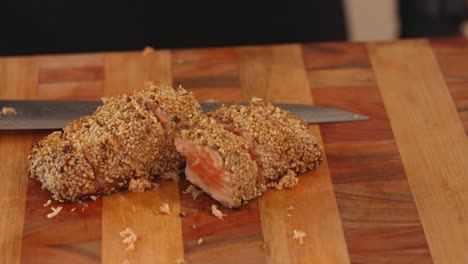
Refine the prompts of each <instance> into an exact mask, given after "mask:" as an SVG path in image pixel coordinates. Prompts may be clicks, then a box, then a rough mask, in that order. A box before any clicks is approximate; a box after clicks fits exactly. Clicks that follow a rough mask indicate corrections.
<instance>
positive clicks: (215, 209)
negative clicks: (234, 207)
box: [211, 204, 227, 220]
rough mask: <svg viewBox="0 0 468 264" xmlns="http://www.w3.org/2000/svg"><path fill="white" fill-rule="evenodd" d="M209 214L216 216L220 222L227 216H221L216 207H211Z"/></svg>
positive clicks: (221, 213)
mask: <svg viewBox="0 0 468 264" xmlns="http://www.w3.org/2000/svg"><path fill="white" fill-rule="evenodd" d="M211 213H212V214H213V215H214V216H216V217H217V218H218V219H221V220H224V217H225V216H227V214H223V212H221V211H220V210H219V209H218V206H216V205H214V204H213V205H211Z"/></svg>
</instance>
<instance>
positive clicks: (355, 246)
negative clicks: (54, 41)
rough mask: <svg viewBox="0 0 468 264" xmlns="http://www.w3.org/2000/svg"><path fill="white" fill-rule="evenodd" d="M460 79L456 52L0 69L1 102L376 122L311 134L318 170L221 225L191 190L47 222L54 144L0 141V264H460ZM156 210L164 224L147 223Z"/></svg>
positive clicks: (125, 196) (5, 65)
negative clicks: (45, 169)
mask: <svg viewBox="0 0 468 264" xmlns="http://www.w3.org/2000/svg"><path fill="white" fill-rule="evenodd" d="M466 69H468V41H467V40H465V39H444V40H406V41H398V42H389V43H368V44H365V43H319V44H304V45H299V44H291V45H276V46H256V47H238V48H211V49H192V50H153V49H145V50H144V51H143V52H141V51H135V52H115V53H93V54H72V55H47V56H27V57H2V58H0V99H56V100H96V99H100V98H101V97H102V96H112V95H115V94H122V93H130V92H132V91H133V90H134V89H139V88H141V87H142V84H143V83H144V82H145V81H147V80H153V81H155V82H156V83H160V84H169V85H179V84H182V85H183V86H184V87H185V88H187V89H188V90H190V91H192V92H193V93H194V95H195V97H196V98H197V99H198V100H200V101H204V100H217V101H239V102H240V101H245V100H248V99H249V98H251V97H252V96H257V97H262V98H264V99H266V100H268V101H271V102H286V103H303V104H314V103H315V104H318V105H323V106H330V107H336V108H341V109H345V110H350V111H354V112H357V113H361V114H364V115H367V116H369V117H370V119H369V120H368V121H362V122H351V123H335V124H323V125H320V126H318V125H311V126H310V130H311V132H312V133H314V134H315V135H316V136H317V137H318V139H319V140H320V142H322V143H323V146H324V149H325V155H326V158H325V161H324V162H323V163H322V164H321V166H320V167H319V169H318V170H316V171H312V172H308V173H305V174H303V175H301V176H300V181H299V185H298V186H297V187H296V188H294V189H292V190H282V191H270V192H268V193H267V194H265V195H264V196H262V197H260V198H259V199H257V200H253V201H251V202H249V203H248V204H247V205H245V206H243V207H242V208H241V209H239V210H228V209H226V208H223V207H221V206H220V209H221V210H222V211H223V212H224V213H225V214H227V216H225V217H224V220H219V219H217V218H216V217H214V216H213V215H212V214H211V209H210V208H211V205H212V204H215V205H219V204H218V203H217V202H216V201H214V200H212V199H211V198H210V197H208V196H207V195H205V194H203V195H200V196H199V197H198V198H197V199H196V200H193V199H192V196H191V195H189V194H185V193H184V190H185V189H186V188H187V187H188V185H189V183H188V182H187V181H186V180H181V181H179V182H177V183H176V182H171V181H166V182H160V186H159V187H158V188H156V189H153V190H150V191H147V192H144V193H125V192H124V193H118V194H113V195H110V196H105V197H98V198H97V200H96V201H92V200H86V201H84V202H83V203H82V204H79V203H65V204H60V203H58V202H56V201H52V203H51V205H49V206H48V207H44V206H43V204H44V203H46V202H47V200H49V199H50V194H49V193H48V192H47V191H43V190H41V186H40V184H39V183H38V182H36V181H35V180H32V179H30V178H29V177H28V166H27V156H28V153H29V151H30V149H31V145H32V144H33V143H34V142H37V141H39V140H40V139H41V138H43V137H44V136H45V135H47V134H48V133H50V131H22V132H1V133H0V162H1V165H0V179H1V184H0V249H1V254H0V263H101V262H102V263H125V261H128V262H127V263H178V262H177V261H179V263H183V262H182V260H185V261H186V262H187V263H191V264H192V263H432V262H436V263H464V262H465V263H466V262H468V250H466V249H467V248H468V220H467V219H468V210H467V208H468V192H467V190H468V178H467V177H466V176H467V175H468V171H467V168H466V167H467V164H468V140H467V133H468V132H467V131H468V108H467V106H468V89H467V88H466V87H467V85H468V71H467V70H466ZM162 203H168V204H169V206H170V208H171V211H172V214H171V215H164V214H157V213H155V211H157V210H158V208H159V206H160V205H161V204H162ZM57 206H63V209H62V211H61V212H60V213H59V214H58V215H57V216H56V217H54V218H51V219H48V218H47V217H46V215H47V214H48V213H50V212H51V207H57ZM73 208H74V209H73ZM288 208H289V209H288ZM72 210H73V211H72ZM181 213H182V214H185V216H183V215H182V214H181ZM127 227H129V228H131V229H133V230H134V231H135V232H136V234H137V235H138V240H137V241H136V243H135V249H134V250H131V251H126V250H125V248H126V245H124V244H123V243H122V238H121V237H120V236H119V232H120V231H123V230H124V229H125V228H127ZM293 230H301V231H304V232H305V233H306V234H307V237H306V238H304V243H303V244H301V243H300V242H299V241H298V240H294V239H293V238H292V234H293Z"/></svg>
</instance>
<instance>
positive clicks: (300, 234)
mask: <svg viewBox="0 0 468 264" xmlns="http://www.w3.org/2000/svg"><path fill="white" fill-rule="evenodd" d="M306 237H307V234H306V233H305V232H304V231H302V230H293V239H294V240H299V243H300V244H304V238H306Z"/></svg>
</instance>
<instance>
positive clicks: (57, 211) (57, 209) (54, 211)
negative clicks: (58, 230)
mask: <svg viewBox="0 0 468 264" xmlns="http://www.w3.org/2000/svg"><path fill="white" fill-rule="evenodd" d="M50 209H51V210H52V213H49V214H47V218H49V219H50V218H53V217H55V216H57V215H58V214H59V213H60V211H62V209H63V207H62V206H59V207H57V208H55V207H52V208H50Z"/></svg>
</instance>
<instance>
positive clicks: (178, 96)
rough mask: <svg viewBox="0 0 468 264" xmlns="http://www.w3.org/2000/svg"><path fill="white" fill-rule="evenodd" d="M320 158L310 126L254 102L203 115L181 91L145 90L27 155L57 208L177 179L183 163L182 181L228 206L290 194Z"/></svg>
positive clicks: (108, 106)
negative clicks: (269, 193) (270, 192)
mask: <svg viewBox="0 0 468 264" xmlns="http://www.w3.org/2000/svg"><path fill="white" fill-rule="evenodd" d="M321 160H322V149H321V147H320V146H319V144H318V142H317V140H316V139H315V137H313V135H312V134H311V133H310V132H309V130H308V127H307V124H306V123H305V122H304V121H302V120H300V119H298V118H296V117H295V116H293V115H292V114H291V113H289V112H287V111H284V110H282V109H279V108H277V107H274V106H273V105H271V104H268V103H265V102H263V101H262V100H253V101H252V102H251V103H250V105H249V106H240V105H232V106H223V107H221V108H219V109H217V110H214V111H212V112H211V113H209V114H208V115H205V114H202V112H201V107H200V105H199V104H198V102H197V101H196V100H195V98H194V97H193V95H192V94H191V93H189V92H187V91H186V90H185V89H183V88H181V87H179V88H176V89H173V88H171V87H165V86H155V85H153V84H151V83H148V84H147V85H146V87H145V88H144V89H142V90H138V91H135V92H134V93H132V94H130V95H122V96H115V97H112V98H110V99H109V100H107V101H106V102H104V104H103V105H102V106H100V107H99V108H98V109H97V110H96V112H95V113H94V114H93V115H92V116H84V117H81V118H79V119H77V120H75V121H73V122H71V123H69V124H68V125H67V126H66V127H65V128H64V129H63V130H62V131H58V132H54V133H52V134H50V135H48V136H47V137H45V138H44V139H43V140H41V141H40V142H38V143H36V144H35V145H34V146H33V148H32V151H31V154H30V156H29V164H30V172H31V176H32V177H33V178H35V179H37V180H38V181H40V182H41V183H42V187H43V188H44V189H47V190H49V191H50V192H51V193H52V196H53V198H55V199H57V200H60V201H75V200H77V199H80V198H85V197H89V196H92V195H96V194H110V193H113V192H115V191H118V190H120V189H124V188H127V187H128V185H129V183H130V182H131V181H133V182H135V181H137V180H140V181H146V182H147V181H149V180H153V179H154V178H156V177H162V178H166V177H164V176H165V175H166V174H171V175H176V176H177V175H178V174H179V172H180V171H181V170H182V169H183V168H184V165H185V169H184V171H185V175H186V178H187V179H188V180H189V181H190V182H192V183H193V184H194V185H197V186H198V187H200V188H201V189H203V191H204V192H206V193H208V194H209V195H211V196H212V197H213V198H214V199H216V200H218V201H219V202H221V203H222V204H223V205H225V206H226V207H228V208H236V207H240V206H241V205H242V204H244V203H245V202H247V201H249V200H251V199H254V198H256V197H258V196H260V195H262V193H264V192H265V191H266V190H267V189H268V188H276V189H282V188H290V187H293V186H294V185H296V184H297V182H298V178H297V175H298V174H299V173H302V172H305V171H307V170H312V169H315V168H316V167H317V166H318V164H319V163H320V162H321Z"/></svg>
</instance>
